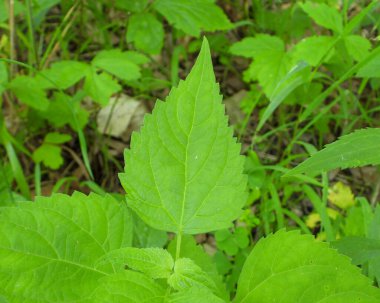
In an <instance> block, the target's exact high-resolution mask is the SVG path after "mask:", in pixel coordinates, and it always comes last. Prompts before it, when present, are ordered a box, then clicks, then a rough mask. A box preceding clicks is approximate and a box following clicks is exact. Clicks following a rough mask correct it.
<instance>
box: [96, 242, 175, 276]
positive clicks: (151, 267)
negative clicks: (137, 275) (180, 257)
mask: <svg viewBox="0 0 380 303" xmlns="http://www.w3.org/2000/svg"><path fill="white" fill-rule="evenodd" d="M107 263H110V264H114V265H115V266H117V267H118V268H120V269H124V267H125V265H127V266H128V267H129V268H131V269H134V270H136V271H140V272H142V273H144V274H145V275H147V276H149V277H151V278H153V279H158V278H168V277H169V276H170V274H171V272H172V270H173V266H174V260H173V257H172V256H171V255H170V253H169V252H168V251H167V250H165V249H163V248H156V247H150V248H136V247H124V248H120V249H116V250H113V251H111V252H109V253H108V254H107V255H105V256H104V257H103V258H102V259H101V260H99V263H98V266H103V265H104V264H107Z"/></svg>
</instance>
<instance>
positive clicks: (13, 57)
mask: <svg viewBox="0 0 380 303" xmlns="http://www.w3.org/2000/svg"><path fill="white" fill-rule="evenodd" d="M8 4H9V55H10V59H11V60H16V46H15V39H16V38H15V37H16V29H15V2H14V0H9V2H8ZM15 73H16V65H15V64H11V65H10V69H9V78H10V79H12V78H13V76H14V74H15Z"/></svg>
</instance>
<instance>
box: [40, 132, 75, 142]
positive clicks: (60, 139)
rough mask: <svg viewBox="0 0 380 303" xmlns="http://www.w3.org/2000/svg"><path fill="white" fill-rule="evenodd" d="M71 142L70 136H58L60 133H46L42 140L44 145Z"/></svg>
mask: <svg viewBox="0 0 380 303" xmlns="http://www.w3.org/2000/svg"><path fill="white" fill-rule="evenodd" d="M70 140H71V136H70V135H68V134H60V133H56V132H54V133H48V134H47V135H46V137H45V139H44V143H50V144H62V143H66V142H69V141H70Z"/></svg>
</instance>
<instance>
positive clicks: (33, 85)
mask: <svg viewBox="0 0 380 303" xmlns="http://www.w3.org/2000/svg"><path fill="white" fill-rule="evenodd" d="M7 87H8V88H9V89H10V90H11V91H12V92H13V93H14V94H15V95H16V97H17V98H18V99H19V100H20V102H22V103H25V104H26V105H29V106H30V107H33V108H35V109H37V110H40V111H44V110H46V109H47V108H48V106H49V100H48V99H47V97H46V92H45V91H44V90H43V87H41V84H40V83H39V82H38V80H36V79H35V78H32V77H27V76H18V77H16V78H14V79H13V80H12V82H10V83H9V84H8V86H7Z"/></svg>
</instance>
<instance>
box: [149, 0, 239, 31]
mask: <svg viewBox="0 0 380 303" xmlns="http://www.w3.org/2000/svg"><path fill="white" fill-rule="evenodd" d="M214 2H215V1H214V0H181V1H177V0H157V1H155V2H154V4H153V7H154V8H155V9H156V10H157V11H158V12H159V13H160V14H162V15H163V16H164V17H165V18H166V19H168V21H169V23H170V24H172V25H173V26H174V27H176V28H178V29H180V30H182V31H184V32H185V33H186V34H189V35H191V36H195V37H199V34H200V32H201V30H205V31H209V32H213V31H216V30H227V29H230V28H231V27H232V25H231V23H230V21H229V20H228V18H227V16H226V15H225V13H224V12H223V10H222V9H221V8H220V7H219V6H217V5H216V4H215V3H214Z"/></svg>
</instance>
